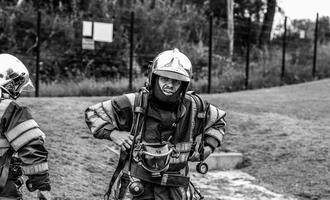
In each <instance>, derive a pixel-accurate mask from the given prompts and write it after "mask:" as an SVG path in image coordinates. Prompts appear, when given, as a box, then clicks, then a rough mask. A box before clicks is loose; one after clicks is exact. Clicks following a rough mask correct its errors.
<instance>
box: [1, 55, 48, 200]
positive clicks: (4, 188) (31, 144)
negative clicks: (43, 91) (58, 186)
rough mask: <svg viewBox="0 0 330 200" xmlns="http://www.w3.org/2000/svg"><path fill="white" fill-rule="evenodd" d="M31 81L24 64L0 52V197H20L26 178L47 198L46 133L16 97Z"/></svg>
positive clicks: (38, 194)
mask: <svg viewBox="0 0 330 200" xmlns="http://www.w3.org/2000/svg"><path fill="white" fill-rule="evenodd" d="M32 89H33V85H32V83H31V80H30V78H29V72H28V70H27V68H26V67H25V65H24V64H23V63H22V62H21V61H20V60H19V59H17V58H16V57H15V56H12V55H10V54H0V117H1V121H0V133H1V135H0V162H1V165H0V166H1V167H0V199H4V200H14V199H15V200H16V199H22V198H23V197H22V194H21V191H20V190H21V186H22V185H23V184H24V182H25V181H24V179H23V175H24V176H26V177H27V180H26V182H25V184H26V187H27V189H28V190H29V191H30V192H34V191H37V192H36V193H37V196H38V198H39V199H46V200H47V199H50V192H49V191H50V189H51V186H50V181H49V174H48V164H47V158H48V152H47V150H46V148H45V146H44V142H45V134H44V133H43V132H42V131H41V130H40V128H39V125H38V124H37V122H36V121H35V120H34V119H33V118H32V116H31V113H30V111H29V110H28V108H27V107H24V106H22V105H20V104H19V103H18V102H16V101H15V100H16V99H17V98H18V97H19V96H20V94H21V92H22V91H24V90H26V91H28V90H32Z"/></svg>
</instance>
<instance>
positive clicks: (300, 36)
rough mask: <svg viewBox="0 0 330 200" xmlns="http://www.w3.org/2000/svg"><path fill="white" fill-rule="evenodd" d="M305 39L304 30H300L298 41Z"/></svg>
mask: <svg viewBox="0 0 330 200" xmlns="http://www.w3.org/2000/svg"><path fill="white" fill-rule="evenodd" d="M305 37H306V32H305V31H304V30H300V31H299V38H300V39H305Z"/></svg>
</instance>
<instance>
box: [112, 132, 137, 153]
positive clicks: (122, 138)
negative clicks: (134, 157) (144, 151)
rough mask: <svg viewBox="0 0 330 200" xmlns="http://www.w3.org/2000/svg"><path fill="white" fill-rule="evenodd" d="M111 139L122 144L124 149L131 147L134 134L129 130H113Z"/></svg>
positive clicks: (119, 144)
mask: <svg viewBox="0 0 330 200" xmlns="http://www.w3.org/2000/svg"><path fill="white" fill-rule="evenodd" d="M110 139H111V141H113V142H114V143H115V144H117V145H118V146H120V147H121V149H122V150H123V151H126V150H128V149H130V148H131V146H132V143H133V136H132V135H131V134H130V133H129V132H127V131H118V130H113V131H112V132H111V135H110Z"/></svg>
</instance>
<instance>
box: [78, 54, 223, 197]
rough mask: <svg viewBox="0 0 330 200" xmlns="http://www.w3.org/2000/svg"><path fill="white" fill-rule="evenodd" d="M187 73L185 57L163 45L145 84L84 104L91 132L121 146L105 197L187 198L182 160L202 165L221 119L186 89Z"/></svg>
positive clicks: (218, 138) (216, 141)
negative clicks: (91, 104) (87, 105)
mask: <svg viewBox="0 0 330 200" xmlns="http://www.w3.org/2000/svg"><path fill="white" fill-rule="evenodd" d="M191 77H192V65H191V62H190V60H189V59H188V57H187V56H186V55H184V54H183V53H181V52H180V51H179V50H178V49H176V48H175V49H173V50H167V51H164V52H162V53H160V54H159V55H158V56H156V57H155V59H154V60H153V62H152V64H151V65H150V71H149V78H148V84H147V86H146V87H145V88H142V89H141V90H140V91H139V92H137V93H130V94H125V95H121V96H118V97H115V98H114V99H112V100H108V101H104V102H101V103H98V104H96V105H93V106H90V107H88V108H87V109H86V111H85V118H86V123H87V125H88V127H89V129H90V131H91V133H92V134H93V135H94V136H95V137H96V138H99V139H107V140H110V141H112V142H113V143H115V144H116V145H118V146H120V147H121V154H120V158H119V162H118V166H117V169H116V171H115V172H114V174H113V177H112V179H111V181H110V184H109V189H108V192H107V193H106V195H105V197H107V198H108V199H123V198H125V194H127V193H128V195H129V197H130V198H132V199H134V200H138V199H155V200H161V199H174V200H183V199H187V198H188V197H187V195H190V197H191V198H192V196H193V195H192V194H191V193H189V192H188V191H191V190H189V188H191V187H190V186H191V182H190V179H189V169H188V167H189V166H188V161H197V162H200V164H204V165H200V166H203V167H204V169H205V167H207V165H206V166H205V163H202V161H203V160H205V158H207V157H208V156H209V155H210V154H211V153H212V152H214V150H215V149H216V148H217V147H220V145H221V143H222V139H223V137H224V134H225V125H226V123H225V120H224V117H225V112H224V111H222V110H220V109H219V108H217V107H216V106H214V105H210V104H208V103H207V102H205V101H204V100H203V99H201V98H200V97H199V96H198V95H195V94H193V93H190V92H187V88H188V86H189V83H190V81H191ZM203 167H202V168H201V169H200V170H201V171H203ZM202 173H205V171H204V172H202ZM127 191H129V192H127ZM198 194H199V193H198ZM197 197H198V196H197Z"/></svg>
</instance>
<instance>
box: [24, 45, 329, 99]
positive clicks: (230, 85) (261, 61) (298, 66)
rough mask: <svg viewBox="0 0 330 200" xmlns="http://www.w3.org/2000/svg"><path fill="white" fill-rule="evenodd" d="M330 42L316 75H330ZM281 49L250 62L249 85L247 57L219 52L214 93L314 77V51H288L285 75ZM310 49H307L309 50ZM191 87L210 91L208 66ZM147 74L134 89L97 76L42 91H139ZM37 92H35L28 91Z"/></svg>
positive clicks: (55, 84)
mask: <svg viewBox="0 0 330 200" xmlns="http://www.w3.org/2000/svg"><path fill="white" fill-rule="evenodd" d="M329 48H330V47H329V46H327V45H320V47H319V50H318V57H317V66H316V74H315V75H316V77H315V79H320V78H326V77H330V67H329V66H330V65H329V64H330V59H329V58H330V57H329V52H330V50H329ZM281 53H282V52H281V50H279V49H277V50H276V49H275V50H271V52H270V53H269V54H270V55H269V56H268V57H264V58H263V57H262V56H261V57H260V55H259V57H257V58H255V57H253V56H252V55H251V61H250V65H249V68H250V69H249V79H248V88H246V86H245V81H246V80H245V79H246V71H245V68H246V65H245V64H246V63H245V60H244V59H243V60H240V59H235V61H234V62H233V63H232V65H228V63H227V61H226V60H225V58H222V57H219V56H215V57H214V63H213V66H212V73H211V91H210V92H211V93H222V92H232V91H240V90H244V89H258V88H267V87H273V86H279V85H283V84H284V85H285V84H294V83H301V82H307V81H311V80H313V77H312V67H313V62H312V61H313V60H312V55H309V54H310V53H309V54H308V56H307V58H304V57H303V56H302V55H300V56H301V57H300V58H299V59H296V58H294V57H295V56H294V54H293V53H292V52H288V53H287V55H286V62H285V71H284V77H283V79H282V77H281V74H282V71H281V70H282V60H281V59H282V54H281ZM305 53H306V52H305ZM194 76H195V77H194V79H193V80H192V81H191V84H190V90H195V91H197V92H200V93H208V87H209V85H208V84H209V80H208V67H207V66H204V67H202V70H201V71H200V72H198V73H196V74H195V75H194ZM146 80H147V77H145V76H143V75H141V74H134V78H133V83H132V86H133V87H132V89H131V90H130V89H129V79H128V78H121V79H109V80H105V79H102V80H95V79H93V78H85V79H84V78H82V77H80V78H79V79H78V78H77V79H69V80H57V81H54V82H50V83H43V82H41V83H40V90H39V95H40V96H44V97H64V96H110V95H119V94H123V93H126V92H131V91H136V90H137V89H138V88H140V87H141V86H143V85H144V83H145V81H146ZM24 95H25V96H34V93H30V94H24Z"/></svg>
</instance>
